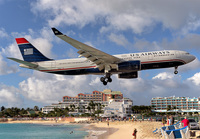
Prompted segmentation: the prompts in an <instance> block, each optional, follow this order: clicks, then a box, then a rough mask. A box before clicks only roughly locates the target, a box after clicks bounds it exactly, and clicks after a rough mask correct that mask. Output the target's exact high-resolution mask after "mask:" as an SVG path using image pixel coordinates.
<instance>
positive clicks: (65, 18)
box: [31, 0, 200, 34]
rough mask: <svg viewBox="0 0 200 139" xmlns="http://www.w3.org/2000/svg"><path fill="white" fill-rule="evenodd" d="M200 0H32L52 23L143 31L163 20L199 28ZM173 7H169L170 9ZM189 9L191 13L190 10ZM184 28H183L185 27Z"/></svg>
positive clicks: (174, 27)
mask: <svg viewBox="0 0 200 139" xmlns="http://www.w3.org/2000/svg"><path fill="white" fill-rule="evenodd" d="M199 4H200V2H199V1H193V2H189V1H187V0H183V1H173V0H170V1H166V2H163V1H162V2H159V1H156V2H155V1H153V0H144V1H137V0H134V1H133V0H125V1H123V2H122V1H121V0H115V1H113V0H110V1H106V0H101V1H78V0H75V1H70V0H68V1H66V0H61V1H59V2H55V1H46V0H38V1H35V2H32V4H31V7H32V8H31V10H32V12H33V13H34V14H38V15H40V16H42V17H44V18H45V19H46V20H47V22H48V24H49V25H50V26H59V25H62V26H63V25H77V26H78V27H84V26H86V25H88V24H90V23H92V24H101V23H105V25H103V26H102V27H101V29H100V30H101V32H104V31H108V30H113V29H114V30H121V31H125V30H132V32H134V33H138V34H141V33H143V32H144V31H145V29H147V28H151V27H152V26H154V25H155V24H159V23H161V24H162V25H163V27H164V28H167V29H170V30H171V29H172V30H179V29H182V28H185V29H183V30H185V31H186V32H187V31H193V30H196V29H197V28H199V23H198V21H199V18H200V16H199V15H200V9H199V7H198V5H199ZM169 7H170V10H169ZM188 13H189V14H188ZM183 32H184V31H183Z"/></svg>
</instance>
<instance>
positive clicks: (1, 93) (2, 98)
mask: <svg viewBox="0 0 200 139" xmlns="http://www.w3.org/2000/svg"><path fill="white" fill-rule="evenodd" d="M22 104H23V99H22V98H21V96H20V94H19V90H18V89H17V88H15V87H11V86H6V85H3V84H0V105H1V106H5V107H13V106H16V107H21V106H22Z"/></svg>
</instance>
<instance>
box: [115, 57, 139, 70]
mask: <svg viewBox="0 0 200 139" xmlns="http://www.w3.org/2000/svg"><path fill="white" fill-rule="evenodd" d="M140 69H141V64H140V61H139V60H134V61H125V62H122V63H119V64H118V71H122V72H133V71H139V70H140Z"/></svg>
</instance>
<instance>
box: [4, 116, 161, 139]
mask: <svg viewBox="0 0 200 139" xmlns="http://www.w3.org/2000/svg"><path fill="white" fill-rule="evenodd" d="M1 123H7V124H12V123H26V124H53V125H57V124H58V125H59V124H69V125H70V124H71V125H83V127H82V128H81V130H84V131H86V132H88V135H87V136H85V138H84V139H132V138H133V136H132V133H133V130H134V129H135V128H136V129H137V131H138V132H137V138H139V139H140V138H142V139H160V137H159V136H158V135H155V134H153V130H155V129H156V128H160V127H161V126H162V125H161V122H153V121H152V122H151V121H141V122H140V121H134V122H132V121H126V122H125V121H113V122H109V126H108V125H107V122H99V123H89V124H88V123H70V122H69V121H57V122H56V121H54V120H52V121H41V120H24V121H19V120H18V121H8V122H1Z"/></svg>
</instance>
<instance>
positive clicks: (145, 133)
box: [87, 121, 162, 139]
mask: <svg viewBox="0 0 200 139" xmlns="http://www.w3.org/2000/svg"><path fill="white" fill-rule="evenodd" d="M91 125H92V127H91V129H90V130H89V131H90V135H89V136H88V137H87V139H133V138H134V137H133V136H132V134H133V130H134V129H135V128H136V129H137V134H136V136H137V139H160V136H159V135H158V134H153V132H152V131H153V130H155V129H156V128H160V127H161V126H162V125H161V122H150V121H143V122H124V121H121V122H119V121H115V122H110V123H109V126H108V125H107V122H102V123H101V122H100V123H94V124H91ZM97 132H99V133H102V134H101V135H98V134H96V133H97Z"/></svg>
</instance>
